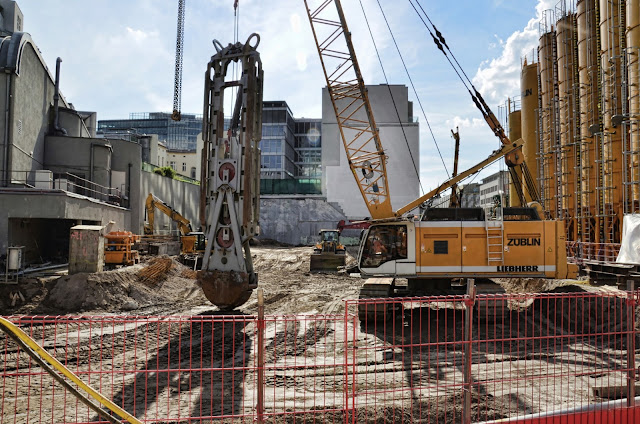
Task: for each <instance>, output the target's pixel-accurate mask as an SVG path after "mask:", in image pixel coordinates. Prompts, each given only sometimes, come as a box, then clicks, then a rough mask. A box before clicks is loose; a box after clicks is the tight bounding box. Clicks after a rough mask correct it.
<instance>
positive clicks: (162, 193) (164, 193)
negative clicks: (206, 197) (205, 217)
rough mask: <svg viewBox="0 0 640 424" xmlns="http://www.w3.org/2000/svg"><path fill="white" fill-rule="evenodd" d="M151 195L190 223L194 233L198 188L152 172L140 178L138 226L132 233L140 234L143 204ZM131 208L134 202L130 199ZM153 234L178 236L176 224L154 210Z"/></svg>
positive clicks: (145, 173)
mask: <svg viewBox="0 0 640 424" xmlns="http://www.w3.org/2000/svg"><path fill="white" fill-rule="evenodd" d="M149 193H153V194H154V195H155V196H156V197H157V198H159V199H160V200H162V201H163V202H165V203H166V204H168V205H170V206H171V207H172V208H174V209H175V210H176V211H178V213H180V214H181V215H182V216H184V217H185V218H187V219H188V220H189V221H191V226H192V228H193V230H194V231H196V230H197V229H198V226H199V225H200V224H199V220H198V207H199V206H198V205H199V204H200V186H198V185H195V184H191V183H185V182H182V181H178V180H174V179H171V178H168V177H163V176H161V175H158V174H154V173H153V172H147V171H142V175H141V177H140V199H139V200H138V201H137V202H138V208H139V209H138V211H139V219H138V225H137V226H134V229H133V230H132V231H135V232H137V233H138V234H142V232H143V228H144V221H145V207H144V202H145V200H146V198H147V196H148V195H149ZM131 205H132V208H133V207H134V206H133V205H134V202H133V199H132V203H131ZM154 220H155V224H154V227H155V228H154V233H155V234H169V233H171V234H179V231H178V229H177V227H176V224H175V223H174V222H172V221H171V219H169V217H168V216H166V215H165V214H163V213H162V212H160V211H158V210H156V213H155V219H154Z"/></svg>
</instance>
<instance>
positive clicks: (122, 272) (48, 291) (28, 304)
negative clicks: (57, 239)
mask: <svg viewBox="0 0 640 424" xmlns="http://www.w3.org/2000/svg"><path fill="white" fill-rule="evenodd" d="M251 252H252V256H253V261H254V266H255V269H256V271H257V272H258V279H259V285H260V287H261V288H262V289H263V290H264V296H265V313H266V314H272V315H281V314H287V315H295V314H299V313H307V314H313V313H338V312H343V311H344V305H343V299H348V298H352V299H355V298H357V296H358V291H359V287H360V284H361V281H362V280H361V279H360V278H356V277H349V276H348V275H346V274H340V275H338V274H329V273H311V272H309V261H310V260H309V255H310V254H311V252H312V248H311V247H293V248H287V247H253V248H252V249H251ZM157 261H158V259H157V258H153V257H147V258H144V259H143V261H142V263H140V264H138V265H134V266H130V267H125V268H119V269H116V270H113V271H105V272H102V273H96V274H76V275H72V276H63V277H60V278H52V277H48V278H38V279H25V280H23V281H22V282H21V283H20V285H19V286H11V285H9V286H2V285H0V315H33V314H55V315H58V314H59V315H65V314H79V313H82V314H102V313H126V314H135V315H177V314H187V315H191V314H199V313H202V312H205V311H210V310H215V309H216V308H215V306H213V305H211V304H210V303H209V302H208V301H207V299H206V298H205V297H204V295H203V294H202V292H201V290H200V288H199V287H198V286H197V284H196V281H195V278H194V277H195V274H193V273H191V272H190V271H191V270H190V269H189V268H187V267H185V266H184V265H182V264H180V263H179V262H178V261H176V260H173V261H172V262H171V267H170V269H168V270H167V272H166V273H160V274H161V275H159V277H158V278H156V279H155V280H154V281H147V280H145V278H144V277H143V276H142V275H141V273H143V272H144V270H145V268H147V267H149V266H150V265H152V264H154V263H155V262H157ZM353 261H354V259H353V257H351V256H350V255H348V259H347V262H348V263H350V262H353ZM18 289H19V290H20V292H21V293H22V295H23V297H24V301H23V300H22V299H18V300H17V301H16V302H15V305H14V306H11V303H12V299H11V297H10V295H11V294H12V293H15V292H17V291H18ZM237 312H239V313H245V314H255V313H256V312H257V299H256V294H255V292H254V294H253V295H252V297H251V299H249V301H248V302H247V303H246V304H245V305H243V306H242V307H240V308H238V309H237Z"/></svg>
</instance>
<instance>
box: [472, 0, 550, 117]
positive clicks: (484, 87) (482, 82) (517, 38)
mask: <svg viewBox="0 0 640 424" xmlns="http://www.w3.org/2000/svg"><path fill="white" fill-rule="evenodd" d="M556 2H557V0H540V1H538V4H537V5H536V17H535V18H532V19H531V20H529V22H528V23H527V26H526V27H525V28H523V29H522V30H520V31H516V32H514V33H513V34H511V35H510V36H509V37H508V38H507V41H506V42H502V40H499V42H500V44H501V45H502V53H501V54H500V56H499V57H497V58H493V59H491V60H489V61H486V62H484V63H482V64H481V65H480V67H479V69H478V71H477V72H476V75H475V76H474V77H473V79H472V80H473V83H474V85H475V86H476V88H477V89H478V91H479V92H480V93H482V95H483V97H484V98H485V100H486V101H487V103H489V104H497V103H502V102H504V101H505V100H506V99H507V98H508V97H513V96H514V95H519V94H520V70H521V60H522V58H524V57H525V56H527V55H529V54H530V53H531V52H532V51H535V49H537V46H538V40H539V38H540V35H539V25H538V24H539V22H540V19H542V16H543V12H544V11H546V10H549V9H552V10H553V9H554V7H555V3H556Z"/></svg>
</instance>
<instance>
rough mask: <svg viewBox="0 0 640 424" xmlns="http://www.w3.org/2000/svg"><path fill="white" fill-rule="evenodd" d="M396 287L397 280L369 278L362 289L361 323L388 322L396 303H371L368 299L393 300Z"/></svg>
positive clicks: (359, 304) (359, 309) (359, 308)
mask: <svg viewBox="0 0 640 424" xmlns="http://www.w3.org/2000/svg"><path fill="white" fill-rule="evenodd" d="M394 287H395V278H369V279H367V281H365V282H364V284H363V285H362V288H361V289H360V296H359V299H360V300H361V302H359V303H358V318H360V321H363V322H366V321H386V320H388V319H390V318H391V315H392V312H393V308H394V306H395V305H394V303H393V302H391V300H389V301H388V302H376V303H369V302H367V301H366V299H374V298H375V299H391V298H392V297H393V292H394Z"/></svg>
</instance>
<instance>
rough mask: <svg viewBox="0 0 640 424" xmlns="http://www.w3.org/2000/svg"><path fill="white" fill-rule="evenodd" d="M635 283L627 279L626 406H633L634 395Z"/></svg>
mask: <svg viewBox="0 0 640 424" xmlns="http://www.w3.org/2000/svg"><path fill="white" fill-rule="evenodd" d="M635 295H636V294H635V284H634V282H633V280H627V370H628V371H627V406H628V407H629V408H633V407H635V397H636V355H635V353H636V326H635V310H636V297H635Z"/></svg>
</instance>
